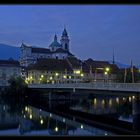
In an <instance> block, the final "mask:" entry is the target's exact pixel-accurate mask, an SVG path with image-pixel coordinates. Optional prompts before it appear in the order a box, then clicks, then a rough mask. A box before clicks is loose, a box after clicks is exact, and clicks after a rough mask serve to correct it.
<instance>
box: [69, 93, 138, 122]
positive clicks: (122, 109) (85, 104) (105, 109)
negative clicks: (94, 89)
mask: <svg viewBox="0 0 140 140" xmlns="http://www.w3.org/2000/svg"><path fill="white" fill-rule="evenodd" d="M134 99H135V96H128V97H123V96H120V97H119V96H101V95H96V96H95V95H94V97H91V98H90V99H85V98H83V99H81V100H80V101H79V102H77V103H76V104H74V105H72V106H71V109H73V110H78V111H81V112H87V113H91V114H110V115H111V114H112V115H113V114H116V117H117V115H118V119H119V120H123V121H128V122H133V119H132V103H133V101H134Z"/></svg>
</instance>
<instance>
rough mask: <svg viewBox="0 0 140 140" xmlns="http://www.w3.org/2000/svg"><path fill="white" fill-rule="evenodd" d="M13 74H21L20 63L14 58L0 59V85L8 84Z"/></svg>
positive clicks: (16, 75)
mask: <svg viewBox="0 0 140 140" xmlns="http://www.w3.org/2000/svg"><path fill="white" fill-rule="evenodd" d="M11 76H15V77H18V76H20V64H19V62H18V61H15V60H13V59H9V60H0V86H7V85H8V80H9V79H10V78H11Z"/></svg>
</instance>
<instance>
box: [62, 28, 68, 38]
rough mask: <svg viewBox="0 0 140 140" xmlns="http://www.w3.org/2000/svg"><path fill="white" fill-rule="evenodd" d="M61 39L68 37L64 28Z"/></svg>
mask: <svg viewBox="0 0 140 140" xmlns="http://www.w3.org/2000/svg"><path fill="white" fill-rule="evenodd" d="M62 37H68V33H67V30H66V28H65V27H64V30H63V32H62Z"/></svg>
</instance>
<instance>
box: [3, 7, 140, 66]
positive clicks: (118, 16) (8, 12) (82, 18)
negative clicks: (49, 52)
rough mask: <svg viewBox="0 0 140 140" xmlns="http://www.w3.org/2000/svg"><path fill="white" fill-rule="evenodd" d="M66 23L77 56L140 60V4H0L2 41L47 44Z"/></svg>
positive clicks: (16, 44)
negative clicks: (113, 56) (113, 55)
mask: <svg viewBox="0 0 140 140" xmlns="http://www.w3.org/2000/svg"><path fill="white" fill-rule="evenodd" d="M64 26H66V29H67V31H68V34H69V38H70V50H71V52H72V53H73V54H75V55H76V56H77V57H78V58H80V59H87V58H89V57H91V58H92V59H95V60H112V54H113V49H114V52H115V60H116V61H119V62H122V63H126V64H130V60H131V59H132V60H133V63H134V64H136V65H139V64H140V61H139V60H140V5H1V6H0V43H5V44H9V45H15V46H17V47H19V46H20V44H21V42H22V41H23V42H24V43H26V44H28V45H34V46H40V47H48V46H49V44H50V43H51V42H52V40H53V37H54V34H55V33H56V34H57V35H58V40H60V36H61V33H62V31H63V28H64Z"/></svg>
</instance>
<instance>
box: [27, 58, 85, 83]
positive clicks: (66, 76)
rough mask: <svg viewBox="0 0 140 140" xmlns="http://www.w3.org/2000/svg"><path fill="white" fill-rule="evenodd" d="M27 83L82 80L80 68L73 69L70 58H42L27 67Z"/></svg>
mask: <svg viewBox="0 0 140 140" xmlns="http://www.w3.org/2000/svg"><path fill="white" fill-rule="evenodd" d="M27 71H28V74H27V78H26V83H38V84H39V83H73V82H76V83H77V82H82V78H83V75H81V74H82V71H80V69H78V68H77V69H73V65H72V64H70V62H69V60H68V59H53V58H40V59H38V60H37V61H36V63H35V64H31V65H29V66H28V67H27Z"/></svg>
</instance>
